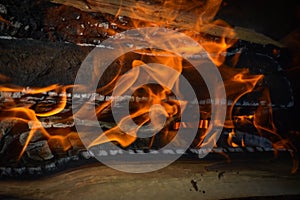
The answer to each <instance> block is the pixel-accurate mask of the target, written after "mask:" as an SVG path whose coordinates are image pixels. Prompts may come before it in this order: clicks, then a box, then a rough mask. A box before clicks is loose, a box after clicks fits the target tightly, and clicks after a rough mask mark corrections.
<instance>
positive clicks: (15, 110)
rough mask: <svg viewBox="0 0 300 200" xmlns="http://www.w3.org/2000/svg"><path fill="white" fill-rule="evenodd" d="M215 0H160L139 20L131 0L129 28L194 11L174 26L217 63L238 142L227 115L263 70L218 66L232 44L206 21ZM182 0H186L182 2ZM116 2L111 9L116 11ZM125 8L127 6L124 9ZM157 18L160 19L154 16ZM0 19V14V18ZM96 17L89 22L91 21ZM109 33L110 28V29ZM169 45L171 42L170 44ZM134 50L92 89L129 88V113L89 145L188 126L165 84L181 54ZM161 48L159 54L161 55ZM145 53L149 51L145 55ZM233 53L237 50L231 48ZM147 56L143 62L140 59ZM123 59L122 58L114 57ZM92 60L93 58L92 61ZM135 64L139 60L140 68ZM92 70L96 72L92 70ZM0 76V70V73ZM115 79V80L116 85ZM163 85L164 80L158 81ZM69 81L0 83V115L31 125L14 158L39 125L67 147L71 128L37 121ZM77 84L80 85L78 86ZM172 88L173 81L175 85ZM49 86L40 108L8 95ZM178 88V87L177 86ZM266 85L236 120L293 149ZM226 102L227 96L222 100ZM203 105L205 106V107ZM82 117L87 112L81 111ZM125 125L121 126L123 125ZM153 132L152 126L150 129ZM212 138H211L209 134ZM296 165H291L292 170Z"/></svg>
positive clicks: (57, 109)
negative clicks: (52, 128) (49, 96)
mask: <svg viewBox="0 0 300 200" xmlns="http://www.w3.org/2000/svg"><path fill="white" fill-rule="evenodd" d="M221 2H222V1H221V0H209V1H207V2H206V3H203V2H202V1H189V2H188V3H187V1H179V2H178V1H172V0H166V1H164V3H163V5H162V6H161V7H160V9H159V12H157V13H156V15H155V16H153V18H154V19H155V20H153V21H151V22H145V21H141V18H142V17H141V16H140V15H141V14H143V13H152V11H151V10H149V8H148V7H145V6H144V4H140V3H139V2H136V5H135V6H134V7H132V10H131V12H130V13H131V17H132V18H133V19H139V20H133V24H134V28H139V27H143V26H151V27H153V26H159V27H162V26H163V27H168V28H172V27H173V26H174V23H178V22H177V18H178V16H180V15H186V13H191V14H192V15H193V16H197V17H196V18H195V19H196V21H195V22H194V23H193V24H192V26H184V25H183V28H182V30H179V31H181V32H183V33H185V34H186V35H188V36H190V37H192V38H193V39H194V40H195V41H197V42H199V43H200V44H201V45H202V46H203V48H204V49H205V50H206V51H207V52H208V56H209V58H210V60H211V61H212V62H213V63H214V64H215V65H216V66H218V68H219V70H220V72H221V74H222V76H223V79H224V84H225V89H226V92H227V99H228V100H231V105H229V106H228V111H227V118H226V122H225V124H224V128H229V129H232V131H231V132H230V133H229V135H228V144H229V145H230V146H232V147H238V146H239V145H238V144H236V143H234V142H233V140H232V138H233V137H234V135H235V122H234V119H233V115H234V113H233V112H234V109H235V106H236V104H237V102H238V101H239V100H240V99H241V98H242V97H243V96H244V95H246V94H248V93H251V92H253V91H254V90H255V89H257V88H258V87H259V85H260V83H261V82H262V81H263V78H264V77H263V75H252V74H251V73H250V72H249V71H248V70H247V69H236V68H230V67H227V66H223V64H224V62H225V59H226V51H227V49H228V48H230V47H231V46H232V45H234V44H235V42H236V39H232V38H236V35H235V32H234V29H233V28H231V27H230V26H229V25H228V24H226V23H225V22H223V21H221V20H216V21H212V20H213V18H214V16H215V15H216V13H217V11H218V9H219V7H220V4H221ZM186 3H187V4H186ZM122 9H123V8H122V6H121V5H120V8H119V10H118V12H117V13H116V15H118V14H119V13H121V12H122ZM126 12H127V11H126ZM158 19H161V20H158ZM0 20H1V19H0ZM94 23H96V22H93V24H94ZM216 27H223V28H222V29H220V30H219V31H221V33H219V34H218V35H220V36H219V37H211V36H210V35H209V34H205V35H203V34H200V32H206V33H210V32H213V31H215V30H216ZM110 34H115V32H113V33H110ZM170 45H172V44H170ZM186 51H187V52H193V47H187V49H186ZM134 53H135V54H137V55H139V59H133V60H131V68H132V69H133V70H131V71H130V72H128V73H124V69H123V68H124V66H121V67H120V68H117V69H114V70H115V74H114V76H113V77H110V80H109V81H107V82H106V84H105V85H104V86H102V87H100V88H98V89H97V93H99V94H101V95H104V96H105V95H111V94H112V93H113V92H114V96H115V97H122V96H124V94H126V91H127V90H131V91H133V95H132V96H131V97H132V98H133V99H135V101H134V102H130V103H129V106H130V108H131V109H130V113H129V115H125V116H123V118H121V119H120V120H119V121H118V122H116V124H115V125H114V126H113V127H111V128H109V129H108V130H106V131H105V132H104V133H102V134H101V135H99V136H98V137H97V138H95V139H94V140H93V141H91V143H90V145H89V147H92V146H95V145H99V144H103V143H106V142H111V141H113V142H117V143H118V144H119V145H121V146H122V147H124V148H125V147H128V146H130V145H131V144H133V143H134V142H135V141H136V139H137V138H138V137H139V136H140V135H139V134H142V133H141V132H142V131H141V130H142V129H143V127H145V126H147V125H148V124H150V123H152V124H154V127H158V131H160V132H159V133H160V136H159V137H160V139H163V140H164V141H161V144H167V143H168V142H169V141H171V140H172V139H173V138H174V133H173V132H172V133H171V131H170V129H171V128H173V127H172V126H171V124H172V123H174V122H175V125H174V126H175V129H178V127H179V126H185V127H188V125H189V124H188V122H182V123H178V122H177V121H176V120H178V119H180V117H181V116H180V113H181V110H180V106H182V105H183V107H184V106H185V105H186V104H187V103H188V102H184V101H179V100H177V99H175V98H172V95H173V94H172V92H171V88H173V87H174V86H176V85H177V84H178V82H177V81H178V77H179V74H181V73H183V72H185V71H186V69H187V68H189V67H190V66H187V65H186V64H184V62H185V61H184V60H183V59H182V58H180V57H178V56H177V55H174V54H173V53H172V52H167V51H164V50H159V49H141V50H139V51H136V52H134ZM162 54H163V55H164V56H162ZM147 55H150V56H147ZM237 55H238V54H237ZM122 59H123V60H125V61H126V62H128V60H130V59H129V58H128V57H126V56H125V57H124V58H121V60H122ZM147 59H148V61H149V60H150V61H149V63H150V64H149V63H147V62H146V61H147ZM237 60H238V56H236V57H234V60H233V63H236V62H237ZM120 63H125V62H120ZM151 63H160V64H163V65H166V66H169V67H170V68H171V69H172V70H174V71H176V72H177V73H170V70H167V69H165V68H161V67H155V66H153V65H151ZM96 64H97V63H95V65H96ZM139 66H143V70H145V71H142V70H141V69H140V68H139ZM95 74H99V72H97V71H95ZM141 77H142V79H145V80H147V79H148V78H149V77H151V78H153V79H155V80H156V82H157V83H162V80H168V81H167V84H165V83H164V84H161V85H160V86H157V85H156V86H155V85H153V84H152V85H151V84H148V85H143V86H141V87H135V86H134V83H135V82H136V81H137V80H138V78H141ZM0 78H1V76H0ZM116 85H117V86H116ZM163 85H164V86H163ZM73 87H75V86H60V85H50V86H48V87H45V88H28V89H23V88H20V87H12V86H11V87H7V86H1V87H0V91H1V93H3V94H4V99H5V101H6V103H4V105H3V108H2V109H3V111H4V113H5V114H1V118H5V119H12V120H17V121H20V122H22V123H27V124H28V123H29V122H30V123H31V124H32V128H31V130H30V133H29V135H28V137H27V139H26V142H25V145H24V146H23V148H22V151H21V152H20V155H19V158H21V157H22V155H23V154H24V152H25V151H26V148H27V146H28V145H29V143H30V141H31V139H32V138H33V137H34V135H35V134H36V133H37V132H38V131H39V132H40V133H42V134H43V135H44V136H45V137H46V138H47V139H48V141H50V143H51V141H52V143H55V142H58V143H59V144H60V145H61V146H62V147H63V149H64V150H68V149H69V148H71V145H70V143H69V142H68V140H67V139H68V137H73V136H74V135H76V133H75V132H71V133H69V134H67V135H66V134H61V133H49V132H48V131H47V130H46V129H45V128H44V127H43V125H42V123H41V121H42V120H43V119H44V118H47V117H51V116H56V115H58V114H61V113H62V111H63V110H64V109H65V108H66V106H67V91H68V90H70V89H72V88H73ZM79 87H80V86H79ZM175 88H176V87H175ZM49 92H54V93H55V94H60V95H59V97H58V99H57V103H56V105H55V106H52V107H50V108H49V110H46V111H43V112H40V111H38V109H37V108H34V105H31V104H25V105H23V104H22V102H21V99H19V100H15V99H14V98H11V97H10V96H9V95H8V96H5V94H9V93H22V95H21V96H22V97H23V96H24V97H25V96H26V95H28V94H30V95H38V94H46V93H49ZM177 92H178V93H180V92H181V91H177ZM269 96H270V95H269V94H268V91H267V90H266V91H264V93H263V94H262V100H264V102H265V104H266V105H267V107H268V109H267V110H266V109H265V106H259V107H258V109H257V110H256V111H254V113H253V115H250V116H240V120H241V121H242V122H245V123H248V122H247V120H250V121H251V122H252V121H253V124H254V126H255V128H256V130H257V131H258V134H260V135H263V136H266V137H268V138H270V137H271V138H273V140H272V142H273V146H274V148H275V149H276V148H282V147H284V148H287V149H293V146H292V145H291V143H290V142H289V141H287V140H285V139H283V138H281V137H280V135H279V133H278V132H277V130H276V127H275V125H274V123H273V119H272V106H271V101H270V98H269ZM116 102H118V101H117V100H115V99H109V100H108V101H105V102H103V103H101V104H100V105H97V106H96V108H95V110H96V113H97V117H98V118H99V119H101V118H105V117H104V116H105V115H106V114H107V110H111V109H112V107H113V106H114V103H116ZM226 103H228V102H226ZM89 108H90V105H88V104H87V105H84V106H83V107H82V108H81V109H79V110H78V111H77V113H74V115H73V116H68V117H67V118H68V119H69V120H73V119H75V118H76V117H77V115H78V114H79V113H80V114H82V113H84V110H86V109H89ZM206 110H208V111H207V113H208V114H207V117H205V119H202V120H200V121H199V128H201V129H207V128H208V127H209V123H210V122H209V115H210V113H209V110H210V106H209V105H207V108H206ZM206 110H205V111H206ZM86 117H87V118H88V116H86ZM131 120H132V121H134V122H135V125H136V126H133V127H126V126H127V124H128V123H129V121H131ZM124 130H127V131H124ZM153 131H154V132H155V131H157V130H155V129H154V130H153ZM206 134H207V133H206V132H205V133H203V134H201V135H198V137H199V138H197V141H198V142H197V144H195V146H197V147H201V145H203V138H204V137H205V136H206ZM155 137H156V136H153V137H152V136H151V137H149V138H151V142H150V143H149V148H151V147H152V145H153V140H154V139H155ZM212 139H213V140H214V139H215V138H212ZM245 145H246V144H245V141H244V140H242V144H241V146H242V147H244V146H245ZM295 168H296V166H295V167H294V171H295Z"/></svg>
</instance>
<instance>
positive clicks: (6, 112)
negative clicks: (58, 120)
mask: <svg viewBox="0 0 300 200" xmlns="http://www.w3.org/2000/svg"><path fill="white" fill-rule="evenodd" d="M71 87H73V86H59V85H57V84H55V85H50V86H48V87H44V88H21V87H17V86H10V87H8V86H0V91H1V94H2V95H1V96H4V98H5V100H6V101H4V102H13V103H12V104H10V103H4V106H3V107H4V108H3V109H2V113H3V114H1V115H0V119H1V120H2V119H6V120H15V121H18V122H20V123H26V124H29V123H31V129H30V132H29V134H28V137H27V139H26V141H25V144H24V146H23V148H22V150H21V152H20V154H19V159H20V158H21V157H22V155H23V154H24V152H25V151H26V148H27V147H28V145H29V143H30V141H31V139H32V138H33V137H34V135H35V134H36V133H37V132H39V133H42V134H43V136H44V137H46V138H47V139H48V141H49V142H50V143H51V141H57V142H58V143H59V144H60V145H61V147H62V149H63V150H65V151H66V150H67V149H69V148H70V144H68V142H67V141H68V137H69V136H71V135H72V134H69V135H66V136H64V135H60V134H55V135H52V134H50V133H49V132H48V131H47V130H46V129H45V128H44V127H43V125H42V123H41V121H40V117H48V116H52V115H55V114H58V113H60V112H61V111H62V110H63V109H64V108H65V106H66V90H67V89H68V88H71ZM51 91H52V92H55V93H56V94H59V93H58V92H60V91H61V92H62V93H61V95H60V99H59V100H58V101H59V103H58V104H57V105H56V107H55V108H53V109H52V110H50V111H48V112H45V113H37V112H36V111H35V110H34V109H33V108H31V106H32V105H31V104H29V105H26V104H25V105H23V104H22V103H21V102H22V101H20V100H22V97H23V96H26V95H28V94H31V95H35V94H46V93H47V92H51ZM12 93H20V96H19V98H20V100H19V101H20V102H18V101H17V100H15V99H13V98H12V97H11V96H10V95H9V94H12ZM8 100H10V101H8Z"/></svg>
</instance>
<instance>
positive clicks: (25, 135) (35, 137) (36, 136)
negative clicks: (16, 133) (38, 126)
mask: <svg viewBox="0 0 300 200" xmlns="http://www.w3.org/2000/svg"><path fill="white" fill-rule="evenodd" d="M29 132H30V131H26V132H24V133H22V134H21V135H20V138H19V141H20V143H21V145H23V146H24V145H25V142H26V140H27V138H28V135H29ZM42 138H44V135H43V133H42V132H41V131H35V132H34V134H33V136H32V138H31V140H30V142H36V141H38V140H40V139H42Z"/></svg>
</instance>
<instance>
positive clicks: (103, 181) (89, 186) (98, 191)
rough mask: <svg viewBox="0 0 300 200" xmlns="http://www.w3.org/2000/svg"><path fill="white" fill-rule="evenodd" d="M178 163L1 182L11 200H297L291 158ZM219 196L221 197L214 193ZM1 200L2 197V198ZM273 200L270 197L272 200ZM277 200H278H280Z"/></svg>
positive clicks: (97, 167) (299, 185)
mask: <svg viewBox="0 0 300 200" xmlns="http://www.w3.org/2000/svg"><path fill="white" fill-rule="evenodd" d="M235 157H237V158H233V159H232V161H231V162H230V163H228V162H226V160H224V159H216V158H206V159H205V160H199V161H195V160H192V161H191V160H182V159H181V160H179V161H176V162H175V163H173V164H171V165H170V166H168V167H166V168H164V169H161V170H158V171H155V172H150V173H146V174H129V173H123V172H120V171H116V170H114V169H111V168H108V167H107V166H104V165H101V164H100V163H94V164H91V165H89V166H86V167H81V168H79V169H76V170H72V171H68V172H64V173H61V174H57V175H54V176H51V177H47V178H46V179H43V178H42V179H37V180H24V181H14V180H9V181H5V182H4V181H1V182H0V197H10V199H20V198H21V199H22V198H23V199H41V198H42V199H99V198H101V199H154V198H156V199H157V198H158V199H171V198H174V199H196V198H197V199H198V198H201V199H231V198H243V197H253V198H251V199H259V198H258V197H261V198H262V196H263V197H268V196H272V199H273V198H275V197H276V198H278V199H298V198H299V194H300V193H299V191H300V179H299V178H300V174H299V173H297V174H294V175H291V174H290V171H289V170H290V167H291V166H290V163H291V160H290V158H289V157H288V156H287V155H284V156H282V158H278V159H276V160H274V159H270V157H269V158H266V157H262V156H261V155H259V156H258V157H256V156H251V157H248V158H242V156H240V154H236V156H235ZM216 191H218V192H216ZM1 195H2V196H1ZM270 198H271V197H270ZM276 198H275V199H276Z"/></svg>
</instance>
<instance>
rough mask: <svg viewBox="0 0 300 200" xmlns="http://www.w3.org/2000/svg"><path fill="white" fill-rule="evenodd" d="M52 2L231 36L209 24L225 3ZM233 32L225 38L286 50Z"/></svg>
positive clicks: (253, 34) (248, 33)
mask: <svg viewBox="0 0 300 200" xmlns="http://www.w3.org/2000/svg"><path fill="white" fill-rule="evenodd" d="M51 2H53V3H58V4H64V5H67V6H73V7H75V8H78V9H80V10H82V11H84V12H100V13H108V14H111V15H113V16H125V17H128V18H130V19H138V20H142V21H145V22H150V24H151V23H153V24H157V25H161V26H170V27H175V28H183V29H187V30H193V31H196V32H201V33H204V34H209V35H213V36H219V37H221V36H224V35H223V34H224V33H228V32H231V30H230V29H229V28H228V27H227V28H226V27H223V26H219V25H214V24H211V23H209V22H211V21H212V20H213V18H214V16H215V14H216V12H217V11H218V9H219V7H220V4H221V2H222V1H220V0H203V1H199V2H197V3H196V4H195V2H190V1H185V0H184V1H180V3H178V2H176V5H175V3H174V4H173V3H172V2H169V1H165V2H164V1H153V2H151V1H149V2H146V1H145V2H143V1H139V2H137V1H135V0H129V1H124V2H123V1H122V2H120V1H118V0H114V1H109V0H96V1H84V0H52V1H51ZM163 2H164V3H163ZM169 3H171V4H169ZM191 9H192V10H191ZM200 20H201V21H200ZM199 23H200V24H199ZM200 25H201V26H200ZM234 32H235V34H232V35H226V37H227V38H229V39H240V40H245V41H250V42H253V43H257V44H262V45H267V44H271V45H275V46H278V47H283V45H282V44H280V43H279V42H276V41H274V40H272V39H270V38H269V37H267V36H265V35H263V34H259V33H256V32H254V31H252V30H249V29H244V28H241V27H236V28H235V29H234Z"/></svg>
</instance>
